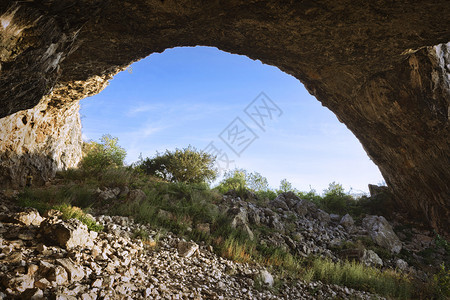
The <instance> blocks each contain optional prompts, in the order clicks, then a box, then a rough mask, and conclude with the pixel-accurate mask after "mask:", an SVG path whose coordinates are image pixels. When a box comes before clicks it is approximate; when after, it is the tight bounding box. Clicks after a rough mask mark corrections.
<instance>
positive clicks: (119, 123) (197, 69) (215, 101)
mask: <svg viewBox="0 0 450 300" xmlns="http://www.w3.org/2000/svg"><path fill="white" fill-rule="evenodd" d="M264 104H265V105H266V107H264ZM258 107H259V108H258ZM258 109H259V110H258ZM257 110H258V111H259V115H258V114H257V113H256V112H257ZM269 114H270V115H269ZM81 115H82V124H83V138H84V139H85V140H87V139H92V140H98V139H99V138H100V137H101V135H102V134H105V133H109V134H111V135H113V136H116V137H118V138H119V144H121V145H122V146H123V147H124V148H125V149H126V150H127V153H128V156H127V162H128V163H131V162H134V161H137V160H138V157H139V155H140V154H142V155H143V156H144V157H147V156H152V155H154V154H155V152H156V151H159V152H163V151H165V150H166V149H169V150H173V149H175V148H184V147H187V146H188V145H192V146H194V147H196V148H197V149H199V150H205V151H210V152H214V151H216V152H215V154H217V153H220V155H221V157H222V159H221V161H219V162H218V167H219V168H220V169H221V171H224V170H226V169H233V168H235V167H238V168H244V169H246V170H248V171H257V172H259V173H261V174H262V175H263V176H265V177H267V178H268V180H269V184H270V185H271V186H272V187H278V185H279V182H280V180H281V179H284V178H287V179H288V181H290V182H291V183H292V184H293V185H294V186H295V187H296V188H298V189H300V190H306V191H307V190H309V189H310V188H311V187H312V188H315V189H316V190H317V191H319V192H321V191H322V190H323V189H324V188H326V187H327V186H328V184H329V183H331V182H332V181H336V182H339V183H341V184H343V186H344V188H345V189H346V190H350V189H352V192H354V193H361V192H367V184H368V183H378V182H380V181H382V176H381V174H380V172H379V170H378V168H377V167H376V166H375V165H374V164H373V162H372V161H371V160H370V159H369V158H368V156H367V154H366V153H365V151H364V150H363V148H362V146H361V144H360V142H359V141H358V140H357V139H356V138H355V137H354V135H353V134H352V133H351V132H350V131H349V130H348V129H347V128H346V127H345V125H343V124H342V123H340V122H339V121H338V120H337V118H336V117H335V115H334V114H333V113H332V112H331V111H329V110H328V109H326V108H324V107H322V106H321V104H320V102H319V101H317V100H316V99H315V98H314V97H313V96H311V95H310V94H309V93H308V92H307V91H306V89H305V88H304V86H303V85H302V84H301V83H300V82H299V81H298V80H297V79H296V78H294V77H292V76H290V75H288V74H286V73H284V72H282V71H280V70H279V69H278V68H276V67H273V66H269V65H265V64H263V63H261V62H260V61H255V60H251V59H249V58H248V57H246V56H242V55H235V54H230V53H227V52H224V51H221V50H218V49H217V48H213V47H199V46H197V47H178V48H173V49H168V50H166V51H164V52H163V53H156V54H152V55H150V56H149V57H147V58H145V59H142V60H140V61H138V62H136V63H134V64H132V65H131V66H130V67H128V69H127V70H125V71H123V72H121V73H119V74H117V75H116V76H115V77H114V79H113V80H111V82H110V85H109V86H108V87H107V88H106V89H105V90H104V91H103V92H101V93H99V94H97V95H95V96H93V97H90V98H88V99H85V100H82V102H81ZM233 126H238V127H239V129H238V130H239V131H242V130H247V135H245V134H244V136H241V138H244V139H248V142H245V143H237V142H236V143H234V144H233V143H232V141H231V140H230V139H227V134H226V130H227V129H230V128H232V127H233ZM246 126H247V127H246Z"/></svg>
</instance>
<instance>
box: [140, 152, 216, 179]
mask: <svg viewBox="0 0 450 300" xmlns="http://www.w3.org/2000/svg"><path fill="white" fill-rule="evenodd" d="M214 162H215V157H214V156H212V155H211V154H208V153H205V152H202V151H198V150H196V149H195V148H193V147H191V146H189V147H187V148H184V149H176V150H175V151H173V152H171V151H169V150H166V152H165V153H164V154H160V153H157V154H156V155H155V156H154V157H153V158H146V159H145V160H141V161H140V162H138V163H137V164H136V169H138V170H140V171H141V172H143V173H145V174H147V175H151V176H156V177H159V178H162V179H164V180H167V181H171V182H184V183H204V182H209V181H211V180H214V179H215V178H216V176H217V170H216V169H215V168H214Z"/></svg>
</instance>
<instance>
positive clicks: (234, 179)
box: [216, 169, 277, 200]
mask: <svg viewBox="0 0 450 300" xmlns="http://www.w3.org/2000/svg"><path fill="white" fill-rule="evenodd" d="M216 190H218V191H219V192H220V193H222V194H224V193H226V192H228V191H230V190H234V191H236V193H237V194H238V195H239V196H240V197H241V198H242V197H244V196H245V195H246V192H247V191H252V192H254V193H255V194H256V196H257V197H258V198H263V199H264V198H269V199H270V200H272V199H275V197H276V196H277V194H276V193H275V192H274V191H272V190H271V189H270V188H269V182H268V180H267V178H266V177H264V176H262V175H261V174H260V173H258V172H252V173H249V172H247V171H246V170H244V169H234V170H232V171H228V172H226V173H225V174H224V178H223V179H222V181H221V182H220V183H219V185H218V186H217V187H216Z"/></svg>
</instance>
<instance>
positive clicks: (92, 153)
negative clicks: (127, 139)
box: [80, 135, 127, 173]
mask: <svg viewBox="0 0 450 300" xmlns="http://www.w3.org/2000/svg"><path fill="white" fill-rule="evenodd" d="M117 142H118V139H117V138H113V137H112V136H110V135H103V136H102V138H101V139H100V143H97V142H94V141H90V142H88V143H84V145H83V152H84V153H85V155H84V157H83V160H82V161H81V165H80V167H81V169H83V170H86V171H87V172H95V173H98V172H103V171H104V170H105V169H107V168H118V167H122V166H123V162H124V159H125V156H126V155H127V153H126V151H125V149H123V148H122V147H120V146H119V145H118V144H117Z"/></svg>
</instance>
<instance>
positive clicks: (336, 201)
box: [322, 181, 355, 214]
mask: <svg viewBox="0 0 450 300" xmlns="http://www.w3.org/2000/svg"><path fill="white" fill-rule="evenodd" d="M354 202H355V201H354V199H353V197H352V196H351V195H349V194H347V193H345V190H344V188H343V187H342V184H340V183H336V182H334V181H333V182H332V183H330V184H329V185H328V188H326V189H325V190H324V191H323V198H322V205H323V209H325V210H326V211H328V212H330V213H337V214H345V213H347V212H348V210H349V207H350V206H351V205H352V204H354Z"/></svg>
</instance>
